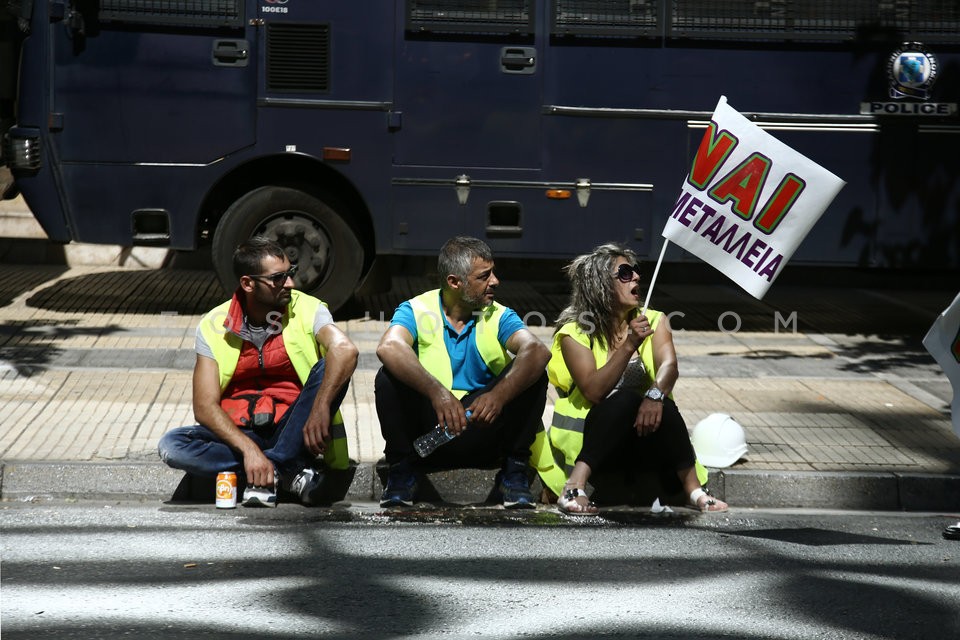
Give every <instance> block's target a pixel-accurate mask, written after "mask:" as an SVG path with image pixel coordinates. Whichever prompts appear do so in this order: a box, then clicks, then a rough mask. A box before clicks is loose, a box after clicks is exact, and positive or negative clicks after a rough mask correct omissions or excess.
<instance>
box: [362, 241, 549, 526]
mask: <svg viewBox="0 0 960 640" xmlns="http://www.w3.org/2000/svg"><path fill="white" fill-rule="evenodd" d="M493 267H494V265H493V254H492V252H491V251H490V247H488V246H487V245H486V243H484V242H482V241H481V240H478V239H476V238H468V237H456V238H452V239H451V240H449V241H447V243H446V244H444V245H443V247H442V248H441V250H440V257H439V260H438V261H437V271H438V272H439V276H440V280H441V286H440V289H434V290H432V291H427V292H426V293H423V294H421V295H419V296H416V297H415V298H412V299H410V300H407V301H406V302H404V303H402V304H401V305H400V306H399V307H397V310H396V312H394V315H393V320H392V321H391V323H390V326H389V328H388V329H387V331H386V332H385V333H384V335H383V337H382V338H381V340H380V344H379V345H378V346H377V357H379V358H380V361H381V362H382V363H383V367H382V368H381V369H380V371H379V372H378V373H377V377H376V381H375V383H374V390H375V394H376V404H377V415H378V416H379V418H380V430H381V432H382V433H383V437H384V440H386V447H385V449H384V454H385V456H386V461H387V464H388V465H389V467H390V469H389V473H388V476H387V486H386V488H385V489H384V491H383V495H382V496H381V498H380V506H383V507H395V506H401V505H406V506H411V505H412V504H413V502H414V499H415V497H416V491H417V482H416V466H417V464H418V463H419V462H420V461H421V460H420V458H419V457H418V456H417V454H416V453H415V451H414V448H413V441H414V440H415V439H416V438H417V437H418V436H420V435H422V434H424V433H426V432H428V431H430V430H431V429H432V428H433V427H434V426H435V425H437V424H444V425H446V426H447V429H448V430H449V431H450V432H452V433H454V434H457V435H458V436H459V437H457V438H454V439H453V440H452V441H451V442H449V443H448V444H445V445H444V446H442V447H440V448H438V449H437V450H435V451H434V452H433V453H431V454H430V455H428V456H427V457H426V458H425V459H423V463H424V464H427V465H429V466H430V467H433V468H445V469H452V468H464V467H466V468H496V467H498V466H499V467H500V472H499V473H498V474H497V480H496V485H497V486H496V488H497V490H498V491H499V493H500V495H501V497H502V500H503V504H504V506H506V507H508V508H533V507H534V499H533V496H532V495H531V493H530V485H529V478H528V475H527V474H528V468H527V460H528V459H529V457H530V445H531V444H532V443H533V439H534V437H535V435H536V432H537V430H538V429H539V428H540V424H541V416H542V415H543V408H544V404H545V403H546V391H547V376H546V372H545V370H544V368H545V367H546V364H547V361H548V360H549V359H550V350H549V349H547V347H546V346H545V345H544V344H543V343H542V342H540V340H538V339H537V338H536V336H534V335H533V334H532V333H531V332H530V331H529V330H528V329H527V328H526V327H525V326H524V324H523V322H522V321H521V320H520V318H519V316H518V315H517V314H516V312H515V311H513V310H512V309H510V308H507V307H504V306H502V305H500V304H497V303H496V302H494V292H495V290H496V288H497V285H498V284H499V283H500V281H499V280H497V277H496V275H494V273H493ZM468 408H469V410H470V417H469V420H468V417H467V409H468Z"/></svg>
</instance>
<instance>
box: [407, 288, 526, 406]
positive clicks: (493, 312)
mask: <svg viewBox="0 0 960 640" xmlns="http://www.w3.org/2000/svg"><path fill="white" fill-rule="evenodd" d="M410 307H411V308H412V309H413V318H414V321H415V322H416V324H417V357H418V358H419V359H420V364H422V365H423V368H424V369H426V370H427V372H428V373H430V375H432V376H433V377H434V378H436V379H437V380H439V381H440V384H442V385H443V386H444V387H445V388H447V389H450V391H452V392H453V395H455V396H456V397H457V398H462V397H463V396H465V395H467V393H469V392H470V391H473V389H454V388H453V366H452V365H451V363H450V354H449V353H448V352H447V347H446V344H445V343H444V331H445V330H446V329H445V322H444V314H443V307H442V306H441V304H440V290H439V289H433V290H432V291H427V292H426V293H421V294H420V295H418V296H416V297H415V298H411V300H410ZM504 311H506V307H504V306H503V305H501V304H498V303H496V302H494V303H493V304H491V305H490V306H488V307H486V308H484V309H483V310H482V311H481V312H480V313H479V314H478V315H477V316H476V318H477V319H476V325H475V326H474V328H473V333H474V338H475V342H476V345H477V350H478V351H479V352H480V357H481V359H482V360H483V362H484V363H485V364H486V365H487V368H488V369H490V371H491V372H492V373H493V375H494V376H498V375H500V372H501V371H503V370H504V368H506V366H507V365H508V364H510V362H511V361H512V360H513V357H512V356H511V355H510V352H509V351H507V350H506V349H504V348H503V345H501V344H500V341H499V340H498V339H497V336H498V334H499V331H500V318H502V317H503V312H504Z"/></svg>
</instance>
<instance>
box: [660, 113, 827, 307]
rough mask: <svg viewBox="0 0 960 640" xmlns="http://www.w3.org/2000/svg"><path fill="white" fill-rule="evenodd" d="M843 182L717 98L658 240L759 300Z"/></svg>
mask: <svg viewBox="0 0 960 640" xmlns="http://www.w3.org/2000/svg"><path fill="white" fill-rule="evenodd" d="M844 184H846V183H845V182H844V181H843V180H841V179H840V178H838V177H837V176H835V175H834V174H832V173H830V172H829V171H827V170H826V169H824V168H823V167H821V166H820V165H818V164H816V163H814V162H813V161H811V160H810V159H808V158H806V157H805V156H803V155H802V154H800V153H798V152H796V151H794V150H793V149H791V148H790V147H788V146H787V145H785V144H784V143H782V142H780V141H779V140H777V139H776V138H774V137H773V136H771V135H770V134H768V133H767V132H765V131H763V130H762V129H761V128H760V127H758V126H757V125H755V124H753V123H752V122H750V121H749V120H747V119H746V118H745V117H743V116H742V115H741V114H740V113H738V112H737V111H736V110H735V109H733V108H732V107H730V106H729V105H728V104H727V99H726V97H721V98H720V102H719V103H718V104H717V108H716V110H715V111H714V113H713V116H712V118H711V119H710V123H709V125H708V126H707V130H706V132H705V133H704V135H703V139H702V140H701V142H700V147H699V148H698V149H697V151H696V153H695V155H694V157H693V160H692V162H691V168H690V172H689V174H687V178H686V180H684V182H683V187H682V188H681V191H680V197H679V198H678V199H677V202H676V204H675V205H674V209H673V212H672V213H671V214H670V217H669V219H668V220H667V223H666V225H665V226H664V229H663V237H664V238H666V239H667V240H668V241H672V242H674V243H675V244H677V245H680V246H681V247H683V248H684V249H686V250H687V251H689V252H690V253H692V254H694V255H696V256H697V257H699V258H700V259H702V260H704V261H706V262H708V263H710V264H711V265H713V266H714V267H715V268H717V269H718V270H719V271H721V272H722V273H724V274H726V275H727V276H728V277H729V278H730V279H732V280H733V281H734V282H736V283H737V284H738V285H739V286H741V287H742V288H743V289H744V290H746V291H747V292H748V293H750V294H751V295H752V296H754V297H755V298H757V299H760V298H762V297H763V296H764V294H765V293H766V292H767V289H769V287H770V285H771V284H773V282H774V280H776V279H777V276H779V275H780V272H781V271H782V270H783V267H784V265H786V263H787V261H788V260H789V259H790V257H791V256H792V255H793V253H794V251H796V249H797V247H798V246H799V245H800V242H801V241H802V240H803V238H804V237H805V236H806V235H807V233H808V232H809V231H810V229H811V228H812V227H813V225H814V224H815V223H816V221H817V220H818V219H819V218H820V215H821V214H822V213H823V212H824V210H826V208H827V206H828V205H829V204H830V202H831V201H833V199H834V197H836V195H837V193H839V191H840V189H841V188H843V185H844ZM667 244H668V243H667V242H665V243H664V246H663V249H664V251H665V250H666V246H667ZM662 259H663V252H662V253H661V260H662ZM658 267H659V262H658ZM651 290H652V283H651ZM647 302H649V293H648V296H647ZM644 308H646V303H645V304H644Z"/></svg>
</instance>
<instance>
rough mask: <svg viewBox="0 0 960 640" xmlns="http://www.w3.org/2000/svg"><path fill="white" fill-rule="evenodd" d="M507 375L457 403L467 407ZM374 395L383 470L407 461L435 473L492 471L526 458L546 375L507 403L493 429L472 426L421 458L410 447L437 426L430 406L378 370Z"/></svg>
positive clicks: (544, 392)
mask: <svg viewBox="0 0 960 640" xmlns="http://www.w3.org/2000/svg"><path fill="white" fill-rule="evenodd" d="M509 370H510V365H508V366H507V368H506V369H504V370H503V371H502V372H501V373H500V375H499V376H497V377H496V378H495V379H494V380H492V381H491V382H490V383H489V384H488V385H487V386H485V387H484V388H482V389H478V390H477V391H474V392H472V393H470V394H468V395H466V396H464V397H463V398H462V399H461V400H460V402H461V403H462V404H463V406H464V407H469V406H470V404H471V403H472V402H473V400H474V399H475V398H476V397H477V396H479V395H480V394H482V393H485V392H487V391H489V390H490V389H492V388H493V387H494V385H496V384H497V382H499V381H500V379H501V378H502V377H503V376H505V375H506V374H507V371H509ZM374 394H375V397H376V405H377V416H378V417H379V418H380V433H381V434H383V439H384V440H386V447H385V448H384V455H385V457H386V460H387V463H388V464H396V463H398V462H401V461H403V460H407V461H409V462H411V463H413V464H420V463H422V464H424V465H427V466H430V467H433V468H438V469H461V468H473V469H493V468H496V467H499V466H501V465H502V464H503V460H504V458H507V457H509V458H516V459H518V460H523V461H524V462H526V461H527V460H528V459H529V458H530V445H532V444H533V439H534V437H535V436H536V434H537V430H538V429H539V428H540V426H541V424H542V417H543V408H544V405H545V404H546V401H547V374H546V372H544V373H543V375H541V376H540V378H539V379H538V380H537V381H536V382H534V383H533V384H532V385H530V386H529V387H528V388H526V389H525V390H524V391H523V392H522V393H520V395H518V396H517V397H516V398H514V399H513V400H511V401H510V402H508V403H507V404H506V405H505V406H504V407H503V411H502V413H501V414H500V417H499V418H497V420H496V421H495V422H494V423H492V424H490V425H485V426H482V427H481V426H473V425H472V424H471V425H470V426H468V427H467V429H466V430H465V431H464V432H462V433H461V434H460V436H459V437H457V438H454V439H453V440H451V441H450V442H448V443H447V444H445V445H443V446H441V447H438V448H437V449H436V450H435V451H434V452H433V453H431V454H430V455H428V456H427V457H426V458H421V457H420V456H419V455H417V453H416V451H415V450H414V448H413V441H414V440H416V439H417V438H418V437H419V436H421V435H423V434H424V433H426V432H427V431H429V430H431V429H433V427H434V426H436V424H437V414H436V412H434V410H433V405H431V404H430V401H429V400H428V399H427V398H426V397H424V396H422V395H420V394H419V393H418V392H417V391H415V390H414V389H412V388H411V387H409V386H407V385H406V384H404V383H403V382H401V381H400V380H398V379H397V378H395V377H394V376H393V375H392V374H391V373H390V372H389V371H387V370H386V369H385V368H383V367H381V368H380V371H378V372H377V377H376V379H375V380H374Z"/></svg>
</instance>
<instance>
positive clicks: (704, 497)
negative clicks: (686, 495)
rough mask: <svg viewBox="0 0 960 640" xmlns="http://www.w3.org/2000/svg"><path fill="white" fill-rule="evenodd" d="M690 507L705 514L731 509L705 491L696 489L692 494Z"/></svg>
mask: <svg viewBox="0 0 960 640" xmlns="http://www.w3.org/2000/svg"><path fill="white" fill-rule="evenodd" d="M690 506H691V507H693V508H694V509H699V510H700V511H701V512H704V513H706V512H707V511H711V512H717V513H719V512H722V511H726V510H727V509H728V508H729V506H728V505H727V503H726V502H724V501H723V500H718V499H717V498H714V497H713V496H711V495H710V494H709V493H707V492H706V491H704V490H703V489H694V490H693V491H691V492H690Z"/></svg>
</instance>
